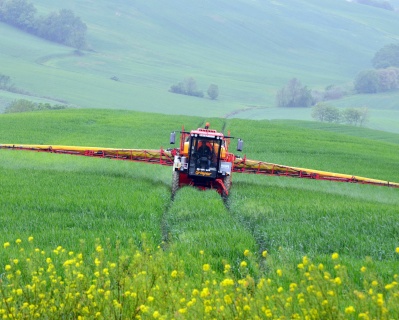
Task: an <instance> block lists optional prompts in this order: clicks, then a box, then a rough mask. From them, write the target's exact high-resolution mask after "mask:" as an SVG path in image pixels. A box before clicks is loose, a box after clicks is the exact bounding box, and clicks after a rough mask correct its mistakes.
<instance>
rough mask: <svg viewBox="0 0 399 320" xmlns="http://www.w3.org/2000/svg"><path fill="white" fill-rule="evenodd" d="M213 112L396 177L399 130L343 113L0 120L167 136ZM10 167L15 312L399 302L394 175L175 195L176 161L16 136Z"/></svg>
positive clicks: (80, 140) (275, 153)
mask: <svg viewBox="0 0 399 320" xmlns="http://www.w3.org/2000/svg"><path fill="white" fill-rule="evenodd" d="M205 121H210V122H211V125H212V127H213V128H215V129H217V130H221V129H222V127H224V126H225V127H226V130H230V131H231V134H232V135H234V136H237V137H241V138H242V139H244V141H245V143H246V147H245V149H246V150H245V153H246V155H247V157H248V158H250V159H256V160H264V161H269V162H275V163H280V164H286V165H296V166H301V167H305V168H306V167H308V168H314V169H320V170H329V171H333V172H340V173H348V174H355V175H361V176H366V177H371V178H378V179H384V180H390V181H399V171H398V170H397V163H398V160H399V152H398V151H399V140H398V139H397V135H395V134H390V133H385V132H381V131H373V130H369V129H364V128H356V127H349V126H342V125H331V124H330V125H326V124H317V123H314V122H303V121H267V120H265V121H250V120H239V119H234V120H223V119H218V118H211V119H205V118H200V117H186V116H168V115H161V114H151V113H139V112H133V111H112V110H111V111H110V110H95V109H91V110H90V109H89V110H58V111H47V112H42V111H38V112H31V113H24V114H4V115H1V116H0V136H1V140H2V142H4V143H16V144H18V143H24V144H29V143H42V144H64V145H77V146H105V147H117V148H160V147H161V146H162V147H164V148H167V147H168V145H167V144H168V141H169V140H168V139H169V133H170V132H171V131H174V130H179V129H180V128H181V126H182V125H184V126H185V128H186V129H191V128H196V127H198V126H201V125H202V124H203V123H204V122H205ZM365 150H367V152H365ZM242 155H243V154H242ZM0 176H1V180H0V181H1V198H0V199H1V200H0V212H1V216H0V219H1V224H0V228H1V232H0V243H1V244H2V246H3V247H2V250H1V251H0V261H1V264H2V268H3V271H2V272H3V273H2V274H1V280H2V284H3V285H2V290H1V292H0V293H1V294H2V301H3V302H2V304H1V309H0V312H1V313H2V314H3V317H4V318H7V317H9V318H13V317H15V318H33V317H38V318H41V317H43V318H53V317H56V318H71V319H75V318H82V319H83V318H88V319H91V318H103V319H106V318H110V317H111V318H115V319H116V318H118V319H119V318H134V317H138V318H158V317H159V318H165V319H166V318H193V319H194V318H198V317H203V318H214V317H216V318H218V317H224V318H251V319H252V318H257V317H258V318H281V317H286V318H295V317H296V318H298V319H302V318H307V317H310V318H336V317H342V318H345V317H353V318H355V317H357V316H359V317H361V316H364V317H366V316H369V317H370V318H378V317H380V318H392V317H393V318H395V317H396V316H397V315H399V309H398V307H397V306H398V304H397V302H398V286H397V277H398V275H397V273H398V268H397V266H398V263H399V254H398V251H399V249H398V247H399V243H398V238H399V234H398V232H399V231H398V230H399V215H398V213H399V210H398V208H399V197H398V190H397V189H393V188H388V187H376V186H367V185H356V184H347V183H339V182H328V181H315V180H305V179H303V180H302V179H295V178H286V177H266V176H260V175H246V174H239V173H237V174H234V176H233V187H232V191H231V195H230V198H229V202H228V206H225V205H224V203H223V201H222V199H221V198H220V196H219V195H218V194H217V193H216V192H215V191H212V190H208V191H199V190H196V189H193V188H191V187H185V188H182V189H181V190H180V191H179V192H178V193H177V195H176V197H175V199H174V201H172V200H171V176H172V171H171V168H170V167H163V166H159V165H154V164H145V163H134V162H128V161H117V160H110V159H98V158H89V157H79V156H71V155H61V154H49V153H40V152H29V151H18V150H4V149H3V150H0ZM4 284H10V286H4Z"/></svg>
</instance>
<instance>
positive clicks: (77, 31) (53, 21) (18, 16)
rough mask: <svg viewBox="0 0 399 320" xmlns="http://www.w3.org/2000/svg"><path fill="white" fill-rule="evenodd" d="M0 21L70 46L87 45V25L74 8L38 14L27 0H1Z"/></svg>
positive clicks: (80, 47) (82, 46) (79, 46)
mask: <svg viewBox="0 0 399 320" xmlns="http://www.w3.org/2000/svg"><path fill="white" fill-rule="evenodd" d="M0 21H2V22H4V23H7V24H9V25H11V26H13V27H16V28H18V29H20V30H23V31H25V32H28V33H31V34H33V35H36V36H38V37H41V38H44V39H46V40H49V41H53V42H57V43H60V44H63V45H66V46H69V47H73V48H77V49H83V48H84V47H85V45H86V31H87V26H86V24H85V23H83V22H82V20H81V19H80V18H79V17H76V16H75V14H74V13H73V11H72V10H68V9H61V10H59V11H58V12H51V13H49V14H48V15H47V16H37V10H36V8H35V6H34V5H33V4H32V3H30V2H28V1H27V0H0Z"/></svg>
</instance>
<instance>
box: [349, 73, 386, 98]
mask: <svg viewBox="0 0 399 320" xmlns="http://www.w3.org/2000/svg"><path fill="white" fill-rule="evenodd" d="M354 87H355V90H356V92H357V93H376V92H378V91H379V90H380V89H379V77H378V72H377V71H376V70H364V71H361V72H360V73H359V74H358V75H357V76H356V78H355V81H354Z"/></svg>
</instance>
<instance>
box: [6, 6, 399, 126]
mask: <svg viewBox="0 0 399 320" xmlns="http://www.w3.org/2000/svg"><path fill="white" fill-rule="evenodd" d="M35 6H36V7H37V9H38V11H39V13H47V12H49V11H56V10H59V9H60V8H59V7H57V6H55V5H54V2H52V1H49V0H38V1H35ZM62 6H63V8H67V9H71V10H73V11H74V12H75V14H76V15H78V16H80V17H81V18H82V20H83V21H84V22H85V23H86V24H87V26H88V44H89V48H88V50H86V51H84V54H83V56H82V55H80V54H76V53H75V52H74V50H72V49H71V48H67V47H63V46H59V45H56V44H52V43H49V42H47V41H44V40H41V39H38V38H36V37H33V36H30V35H27V34H24V33H22V32H20V31H18V30H16V29H13V28H11V27H8V26H6V25H4V24H0V29H1V32H0V37H1V43H2V50H1V52H0V57H1V61H2V68H1V73H2V74H6V75H8V76H10V77H11V78H12V80H13V82H14V84H15V85H16V86H17V87H18V88H21V89H23V90H25V91H26V92H29V93H31V94H32V95H33V97H32V99H36V100H38V101H50V102H51V101H54V102H56V103H59V102H60V101H61V102H65V103H68V104H71V105H73V106H77V107H83V108H108V109H129V110H139V111H153V112H161V113H166V114H185V115H199V116H203V115H210V116H217V117H225V116H228V115H231V114H232V113H234V112H237V111H241V112H239V113H236V115H235V116H237V117H243V118H252V119H272V118H280V119H281V118H289V119H308V120H309V119H310V115H309V110H296V111H295V112H292V111H291V110H290V111H289V112H287V111H286V110H282V111H281V112H280V111H279V110H277V111H276V109H275V108H273V107H274V99H275V94H276V92H277V90H278V89H279V88H281V87H282V86H283V85H284V84H285V83H286V82H287V81H288V80H289V79H291V78H293V77H297V78H298V79H300V80H301V81H302V83H303V84H305V85H307V86H308V87H309V88H312V89H319V90H320V89H323V88H324V87H326V86H328V85H331V84H333V85H339V86H348V85H350V84H351V82H352V80H353V78H354V76H355V75H356V74H357V73H358V72H359V71H360V70H363V69H367V68H369V67H370V60H371V58H372V57H373V55H374V53H375V52H376V51H377V50H378V49H379V48H381V47H382V46H384V45H385V44H388V43H392V42H395V41H397V40H398V37H399V36H398V34H397V30H399V20H398V15H397V13H395V12H390V11H386V10H381V9H377V8H373V7H369V6H362V5H357V4H355V3H350V2H347V1H344V0H342V1H336V0H334V1H332V0H326V1H323V2H322V3H321V2H319V1H315V0H312V1H300V0H297V1H294V2H290V3H285V2H282V1H270V2H261V1H249V0H240V1H235V2H234V3H232V2H231V1H227V0H219V1H210V0H207V1H202V2H200V3H199V2H197V1H193V0H190V1H185V2H184V3H181V2H180V1H177V0H173V1H168V2H167V3H164V2H160V1H155V0H151V1H146V2H138V1H133V2H132V1H122V0H119V1H114V2H112V4H111V3H109V2H108V1H97V2H95V4H94V3H93V2H92V1H69V2H67V3H63V5H62ZM112 77H117V78H118V79H119V81H113V80H111V78H112ZM187 77H193V78H194V79H195V80H196V81H197V84H198V88H199V89H201V90H203V91H206V90H207V88H208V86H209V85H210V84H211V83H214V84H217V85H218V86H219V91H220V95H219V98H218V100H216V101H211V100H210V99H198V98H193V97H188V96H182V95H176V94H172V93H170V92H168V89H169V88H170V86H171V85H172V84H175V83H177V82H180V81H182V80H183V79H185V78H187ZM23 97H25V96H23V95H22V96H21V95H16V94H10V93H7V92H3V91H0V104H1V108H2V109H4V107H5V106H6V105H7V104H8V103H9V102H10V101H12V100H13V99H18V98H23ZM397 98H398V93H396V92H392V93H388V94H384V95H383V96H382V97H381V96H380V95H376V96H373V97H372V99H370V97H369V96H356V97H354V98H352V97H351V98H347V99H344V100H342V101H338V102H337V105H338V106H347V105H350V106H352V105H354V106H364V105H366V106H369V108H371V109H372V110H376V112H375V114H378V115H379V116H380V117H381V115H384V117H383V119H381V118H380V117H378V116H375V117H373V116H371V119H370V124H369V126H371V127H373V128H377V129H385V130H391V131H394V132H398V131H399V129H398V126H397V124H396V123H394V122H392V121H390V120H389V119H395V118H396V119H397V117H398V108H399V107H398V105H397V103H396V102H395V101H398V99H397ZM334 103H335V102H334ZM249 107H252V108H254V107H255V112H253V111H251V110H253V109H248V108H249ZM247 109H248V110H247ZM372 114H373V113H372Z"/></svg>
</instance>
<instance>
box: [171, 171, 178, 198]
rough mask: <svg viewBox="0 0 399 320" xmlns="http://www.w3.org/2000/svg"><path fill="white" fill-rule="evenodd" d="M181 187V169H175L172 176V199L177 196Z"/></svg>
mask: <svg viewBox="0 0 399 320" xmlns="http://www.w3.org/2000/svg"><path fill="white" fill-rule="evenodd" d="M178 189H179V171H173V176H172V200H173V199H174V198H175V195H176V192H177V190H178Z"/></svg>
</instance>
